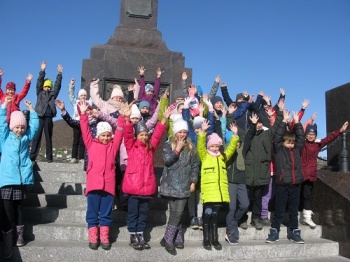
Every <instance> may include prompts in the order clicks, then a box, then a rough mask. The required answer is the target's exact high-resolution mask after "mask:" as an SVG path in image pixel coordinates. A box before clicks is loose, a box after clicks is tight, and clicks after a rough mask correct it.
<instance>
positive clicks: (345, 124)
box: [340, 121, 349, 132]
mask: <svg viewBox="0 0 350 262" xmlns="http://www.w3.org/2000/svg"><path fill="white" fill-rule="evenodd" d="M348 125H349V122H348V121H346V122H345V123H344V124H343V126H342V127H341V128H340V132H344V131H345V130H346V129H347V128H348Z"/></svg>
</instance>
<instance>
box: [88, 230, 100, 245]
mask: <svg viewBox="0 0 350 262" xmlns="http://www.w3.org/2000/svg"><path fill="white" fill-rule="evenodd" d="M88 235H89V248H91V249H93V250H97V249H98V246H99V243H98V226H94V227H90V228H89V229H88Z"/></svg>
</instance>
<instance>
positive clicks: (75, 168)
mask: <svg viewBox="0 0 350 262" xmlns="http://www.w3.org/2000/svg"><path fill="white" fill-rule="evenodd" d="M83 167H84V164H83V163H77V164H69V163H63V162H62V163H61V162H51V163H47V162H40V161H37V162H36V164H35V165H34V166H33V168H34V172H35V171H44V172H50V171H53V170H54V171H58V172H79V171H83Z"/></svg>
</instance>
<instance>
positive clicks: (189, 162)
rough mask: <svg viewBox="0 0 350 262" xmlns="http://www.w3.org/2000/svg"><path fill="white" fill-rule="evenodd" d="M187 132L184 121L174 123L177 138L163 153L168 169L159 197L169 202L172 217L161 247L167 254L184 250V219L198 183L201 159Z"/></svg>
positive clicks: (165, 170)
mask: <svg viewBox="0 0 350 262" xmlns="http://www.w3.org/2000/svg"><path fill="white" fill-rule="evenodd" d="M188 129H189V127H188V125H187V122H186V121H185V120H183V119H178V120H176V121H175V122H174V123H173V132H174V136H173V137H172V138H171V139H170V140H169V141H167V142H166V143H165V145H164V147H163V152H162V154H163V160H164V165H165V168H164V169H163V174H162V177H161V181H160V191H159V194H160V195H161V196H162V197H163V198H165V199H167V200H168V204H169V210H170V216H169V220H168V224H167V228H166V230H165V233H164V237H163V239H162V241H161V242H160V243H161V245H162V246H164V247H165V249H166V250H168V251H174V250H175V248H180V249H181V248H184V232H183V228H182V224H181V218H182V215H183V212H184V210H185V206H186V203H187V200H188V199H189V197H190V194H191V193H192V192H194V191H195V188H196V183H197V180H198V171H199V159H198V157H197V151H196V147H195V145H194V144H193V143H192V142H191V139H189V137H188V136H187V134H188Z"/></svg>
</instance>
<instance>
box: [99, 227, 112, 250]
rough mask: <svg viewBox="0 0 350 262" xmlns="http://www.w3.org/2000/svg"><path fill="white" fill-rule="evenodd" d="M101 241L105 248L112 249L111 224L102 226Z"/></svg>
mask: <svg viewBox="0 0 350 262" xmlns="http://www.w3.org/2000/svg"><path fill="white" fill-rule="evenodd" d="M100 242H101V247H102V248H103V249H104V250H109V249H111V243H110V242H109V226H101V227H100Z"/></svg>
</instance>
